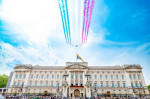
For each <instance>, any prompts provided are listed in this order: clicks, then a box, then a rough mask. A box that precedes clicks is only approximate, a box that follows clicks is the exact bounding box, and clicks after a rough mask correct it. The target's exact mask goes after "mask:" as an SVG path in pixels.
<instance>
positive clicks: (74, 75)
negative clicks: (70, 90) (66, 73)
mask: <svg viewBox="0 0 150 99" xmlns="http://www.w3.org/2000/svg"><path fill="white" fill-rule="evenodd" d="M75 80H76V74H75V71H74V85H76V81H75Z"/></svg>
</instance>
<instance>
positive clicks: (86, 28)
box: [84, 0, 90, 42]
mask: <svg viewBox="0 0 150 99" xmlns="http://www.w3.org/2000/svg"><path fill="white" fill-rule="evenodd" d="M89 5H90V0H88V5H87V13H86V26H85V36H84V42H85V40H86V39H87V38H86V37H87V32H88V31H87V30H88V20H89V17H88V16H89V8H90V6H89Z"/></svg>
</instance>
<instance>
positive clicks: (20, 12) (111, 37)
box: [0, 0, 150, 84]
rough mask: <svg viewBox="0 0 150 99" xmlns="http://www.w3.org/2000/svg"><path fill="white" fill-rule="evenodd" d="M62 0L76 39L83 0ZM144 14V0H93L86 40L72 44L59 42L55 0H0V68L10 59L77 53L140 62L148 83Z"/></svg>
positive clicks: (56, 61) (147, 9)
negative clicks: (76, 45) (64, 0)
mask: <svg viewBox="0 0 150 99" xmlns="http://www.w3.org/2000/svg"><path fill="white" fill-rule="evenodd" d="M68 1H69V2H68V6H69V15H70V17H69V18H70V22H71V37H72V40H73V44H79V43H80V42H81V27H82V24H80V23H82V17H81V16H82V13H81V12H82V11H83V9H82V8H83V5H82V3H80V2H79V1H83V0H76V2H75V1H72V2H71V1H70V0H68ZM77 1H78V2H77ZM75 3H77V4H78V5H75ZM80 5H81V6H80ZM76 6H78V9H76V10H74V8H77V7H76ZM75 11H77V12H79V13H76V12H75ZM76 14H78V15H77V16H78V20H77V19H76V18H75V17H74V15H76ZM149 17H150V2H149V0H95V6H94V9H93V15H92V20H91V25H90V32H89V36H88V43H87V44H85V45H83V46H80V47H78V48H75V47H73V46H70V45H68V44H66V43H65V38H64V33H63V28H62V22H61V17H60V12H59V8H58V4H57V0H1V1H0V55H1V56H0V66H1V69H0V73H1V74H2V73H6V74H9V72H10V71H12V70H13V67H14V66H15V64H33V65H36V64H39V65H65V62H67V61H76V56H75V55H76V53H79V55H80V56H81V57H82V58H83V59H84V60H85V61H87V62H88V63H89V65H106V66H107V65H109V66H111V65H113V66H114V65H123V64H140V65H141V66H142V67H143V74H144V76H145V80H146V83H147V84H150V80H149V70H150V39H149V38H150V30H149V26H150V19H149ZM76 20H77V21H76ZM75 22H77V23H75ZM74 23H75V24H76V25H74ZM74 26H78V27H76V28H74ZM75 30H76V31H77V32H75Z"/></svg>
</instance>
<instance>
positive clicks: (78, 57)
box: [77, 54, 84, 62]
mask: <svg viewBox="0 0 150 99" xmlns="http://www.w3.org/2000/svg"><path fill="white" fill-rule="evenodd" d="M77 59H80V60H82V62H84V60H83V59H82V58H81V57H80V56H79V54H77Z"/></svg>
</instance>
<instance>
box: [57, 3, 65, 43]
mask: <svg viewBox="0 0 150 99" xmlns="http://www.w3.org/2000/svg"><path fill="white" fill-rule="evenodd" d="M58 4H59V9H60V14H61V19H62V24H63V30H64V35H65V39H66V42H67V37H66V29H65V23H64V19H63V14H62V8H61V5H60V0H58Z"/></svg>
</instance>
